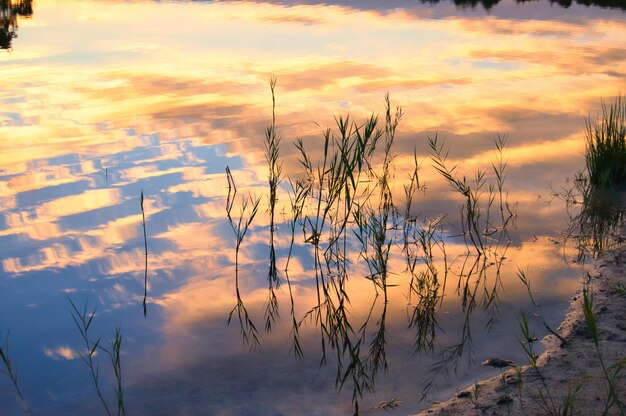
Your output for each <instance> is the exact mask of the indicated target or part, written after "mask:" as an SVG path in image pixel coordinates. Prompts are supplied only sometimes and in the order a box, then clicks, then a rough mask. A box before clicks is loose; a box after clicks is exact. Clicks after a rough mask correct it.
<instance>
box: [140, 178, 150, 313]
mask: <svg viewBox="0 0 626 416" xmlns="http://www.w3.org/2000/svg"><path fill="white" fill-rule="evenodd" d="M139 206H140V207H141V224H142V225H143V244H144V253H145V267H144V276H143V316H144V318H145V317H147V316H148V309H147V305H146V300H147V298H148V237H147V235H146V214H145V211H144V209H143V189H142V190H141V195H140V197H139Z"/></svg>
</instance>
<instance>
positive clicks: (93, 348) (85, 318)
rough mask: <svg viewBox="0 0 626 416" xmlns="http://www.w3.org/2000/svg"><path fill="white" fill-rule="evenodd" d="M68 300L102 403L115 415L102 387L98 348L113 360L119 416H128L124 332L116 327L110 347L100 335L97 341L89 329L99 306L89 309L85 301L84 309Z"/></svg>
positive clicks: (83, 353)
mask: <svg viewBox="0 0 626 416" xmlns="http://www.w3.org/2000/svg"><path fill="white" fill-rule="evenodd" d="M68 301H69V303H70V306H71V310H70V313H71V315H72V319H73V320H74V323H75V324H76V328H77V329H78V332H79V333H80V336H81V338H82V340H83V342H84V347H85V350H84V352H79V356H80V358H81V359H82V360H83V362H84V363H85V365H86V366H87V367H88V368H89V373H90V376H91V381H92V383H93V386H94V389H95V391H96V394H97V396H98V399H100V403H102V406H103V407H104V410H105V411H106V413H107V415H109V416H113V412H112V411H111V408H110V407H109V405H108V404H107V401H106V399H105V397H104V394H103V393H102V389H101V387H100V367H99V365H98V363H97V362H96V360H95V357H96V354H97V352H98V350H100V351H103V352H104V353H106V354H107V355H108V356H109V359H110V361H111V366H112V368H113V375H114V377H115V385H114V391H115V396H116V407H117V413H116V414H117V416H126V410H125V408H124V389H123V386H122V364H121V348H122V332H121V329H120V328H119V327H117V328H116V329H115V337H114V339H113V341H112V342H111V345H110V349H109V348H107V347H105V346H104V345H103V344H102V342H101V340H102V339H101V338H100V337H98V338H97V339H96V340H95V341H94V340H93V339H92V338H91V336H90V335H89V329H90V327H91V324H92V322H93V318H94V317H95V316H96V310H97V308H95V307H94V309H93V310H91V311H89V304H88V302H85V306H84V307H83V308H82V309H78V307H77V306H76V304H75V303H74V302H73V301H72V299H71V298H68Z"/></svg>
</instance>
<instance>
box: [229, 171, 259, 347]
mask: <svg viewBox="0 0 626 416" xmlns="http://www.w3.org/2000/svg"><path fill="white" fill-rule="evenodd" d="M226 178H227V180H228V195H227V197H226V216H227V217H228V223H229V224H230V226H231V229H232V230H233V233H234V234H235V294H236V296H237V304H236V305H235V307H234V308H233V309H232V310H231V311H230V313H229V314H228V323H229V324H230V321H231V319H232V317H233V314H234V313H235V312H237V317H238V318H239V327H240V329H241V336H242V341H243V343H244V345H249V346H250V348H253V349H256V348H260V346H261V344H260V342H259V337H258V331H257V329H256V326H255V325H254V323H253V322H252V319H251V318H250V314H249V313H248V309H247V308H246V306H245V304H244V302H243V299H242V297H241V292H240V288H239V254H240V251H241V245H242V243H243V240H244V238H245V236H246V234H247V232H248V229H249V228H250V225H251V224H252V221H253V220H254V217H255V216H256V214H257V212H258V210H259V204H260V202H261V200H260V198H257V199H252V197H251V196H249V195H248V197H247V198H242V202H241V206H240V211H239V217H238V218H237V220H235V218H234V217H233V209H234V204H235V197H236V196H237V186H236V185H235V180H234V178H233V175H232V173H231V172H230V168H229V167H228V166H226Z"/></svg>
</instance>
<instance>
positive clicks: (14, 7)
mask: <svg viewBox="0 0 626 416" xmlns="http://www.w3.org/2000/svg"><path fill="white" fill-rule="evenodd" d="M32 15H33V2H32V0H0V20H1V21H2V31H0V49H11V42H12V41H13V39H14V38H16V37H17V27H18V25H17V18H18V16H22V17H31V16H32Z"/></svg>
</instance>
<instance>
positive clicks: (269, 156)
mask: <svg viewBox="0 0 626 416" xmlns="http://www.w3.org/2000/svg"><path fill="white" fill-rule="evenodd" d="M275 88H276V77H272V78H271V79H270V90H271V92H272V122H271V124H270V125H269V126H268V127H267V129H266V130H265V158H266V160H267V164H268V185H269V191H270V196H269V207H268V211H269V214H270V239H269V247H270V258H269V270H268V272H267V281H268V285H269V287H268V291H269V297H268V301H267V306H266V308H265V330H266V331H270V330H271V329H272V324H273V323H274V322H276V320H277V319H278V318H279V311H278V298H276V293H275V291H274V289H275V288H278V286H279V285H280V278H279V276H278V269H277V267H276V249H275V247H274V231H275V219H274V216H275V213H276V201H277V196H276V193H277V191H278V185H279V184H280V182H281V173H282V163H281V162H280V161H279V160H278V158H279V155H280V137H279V136H278V135H277V134H276V96H275V94H274V89H275Z"/></svg>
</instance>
